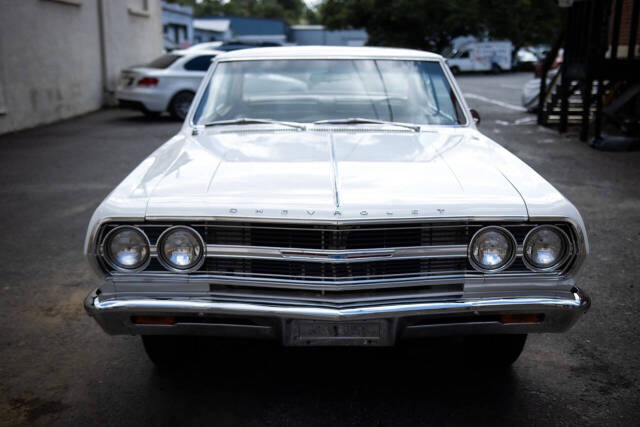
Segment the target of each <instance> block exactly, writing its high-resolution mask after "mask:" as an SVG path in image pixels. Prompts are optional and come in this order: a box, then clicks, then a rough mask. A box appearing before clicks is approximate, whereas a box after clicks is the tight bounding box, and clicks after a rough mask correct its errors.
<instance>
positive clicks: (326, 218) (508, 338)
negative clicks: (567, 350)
mask: <svg viewBox="0 0 640 427" xmlns="http://www.w3.org/2000/svg"><path fill="white" fill-rule="evenodd" d="M474 115H475V114H472V111H471V110H469V109H468V107H467V105H466V104H465V102H464V97H463V96H462V94H461V93H460V90H459V88H458V86H457V84H456V82H455V80H454V79H453V77H452V75H451V72H450V71H449V69H448V68H447V66H446V64H445V62H444V60H443V58H442V57H441V56H439V55H435V54H432V53H426V52H421V51H414V50H403V49H382V48H351V47H326V48H325V47H286V48H285V47H280V48H263V49H247V50H241V51H235V52H231V53H225V54H222V55H219V56H218V57H217V58H216V59H215V61H214V64H213V66H212V67H211V69H210V70H209V73H208V74H207V77H206V78H205V79H204V81H203V83H202V85H201V87H200V89H199V90H198V93H197V95H196V97H195V99H194V103H193V105H192V106H191V109H190V110H189V114H188V115H187V118H186V120H185V122H184V124H183V126H182V129H181V130H180V132H179V133H178V134H177V135H176V136H174V137H173V138H171V139H170V140H169V141H167V142H166V143H165V144H164V145H163V146H162V147H160V148H159V149H158V150H156V152H154V153H153V154H151V156H149V157H148V158H147V159H145V160H144V161H143V162H142V163H141V164H140V165H139V166H138V167H137V168H136V169H135V170H134V171H133V172H132V173H131V174H130V175H129V176H128V177H127V178H125V180H124V181H123V182H122V183H121V184H120V185H118V187H117V188H116V189H115V190H114V191H113V192H112V193H111V194H110V195H109V196H108V197H107V198H106V199H105V200H104V201H103V202H102V204H101V205H100V206H99V207H98V209H97V210H96V211H95V213H94V215H93V217H92V219H91V221H90V224H89V229H88V233H87V237H86V246H85V251H86V255H87V257H88V260H89V262H90V264H91V266H92V267H93V269H94V271H95V273H96V275H97V277H99V279H100V285H99V287H98V288H97V289H96V290H95V291H93V292H91V293H90V294H89V295H88V296H87V298H86V300H85V308H86V310H87V312H88V313H89V314H90V315H91V316H93V317H94V318H95V319H96V321H97V322H98V323H99V324H100V325H101V326H102V328H103V329H104V330H105V331H106V332H107V333H110V334H131V335H141V336H142V339H143V342H144V345H145V349H146V351H147V353H148V355H149V356H150V358H151V360H153V361H154V362H156V363H158V364H172V363H176V362H178V361H183V362H184V363H190V362H189V360H190V359H191V358H192V357H195V355H196V354H197V352H195V353H191V352H189V351H188V350H187V347H185V346H183V344H184V340H183V337H180V336H185V335H210V336H213V337H227V338H229V337H242V338H244V339H247V338H255V339H269V340H274V341H279V342H280V343H281V344H283V345H286V346H327V345H328V346H341V345H351V346H392V345H395V344H397V343H400V342H402V341H411V340H413V341H416V340H418V341H419V340H421V339H423V338H425V337H430V336H434V335H458V336H463V337H467V338H466V339H465V342H466V343H468V344H469V345H468V350H467V351H465V352H464V356H465V357H467V358H468V361H469V362H478V361H482V362H483V363H486V364H510V363H512V362H513V361H515V360H516V359H517V357H518V356H519V354H520V352H521V351H522V348H523V346H524V343H525V339H526V336H527V334H529V333H541V332H562V331H566V330H567V329H569V328H570V327H571V326H572V325H573V324H574V323H575V322H576V321H577V320H578V319H579V318H580V316H581V315H582V314H583V313H585V312H586V311H587V309H588V308H589V305H590V300H589V297H588V296H587V295H586V294H585V293H584V292H583V291H582V290H581V289H580V288H579V287H578V286H577V283H576V279H575V277H576V273H577V272H578V270H579V269H580V266H581V265H582V262H583V260H584V259H585V257H586V255H587V252H588V243H587V237H586V232H585V226H584V224H583V221H582V218H581V217H580V214H579V213H578V211H577V210H576V208H575V207H574V206H573V205H572V204H571V202H569V201H568V200H567V199H566V198H565V197H564V196H563V195H562V194H560V192H559V191H558V190H556V189H555V188H554V187H553V186H552V185H551V184H549V183H548V182H547V181H545V180H544V178H542V177H541V176H540V175H538V174H537V173H536V172H535V171H533V170H532V169H531V168H530V167H529V166H527V165H526V164H525V163H523V162H522V161H521V160H519V159H518V158H517V157H515V156H514V155H513V154H511V153H510V152H509V151H507V150H506V149H504V148H503V147H501V146H500V145H499V144H497V143H496V142H494V141H492V140H490V139H489V138H487V137H486V136H484V135H483V134H481V133H480V132H479V131H478V130H477V129H476V126H475V123H474V120H473V118H472V117H473V116H474ZM177 339H180V341H176V340H177ZM210 356H212V355H210V354H208V355H207V357H210ZM213 356H215V354H214V355H213Z"/></svg>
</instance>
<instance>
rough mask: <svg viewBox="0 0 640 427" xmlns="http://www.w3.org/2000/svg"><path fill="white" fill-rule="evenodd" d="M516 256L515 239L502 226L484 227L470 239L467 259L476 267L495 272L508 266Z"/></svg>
mask: <svg viewBox="0 0 640 427" xmlns="http://www.w3.org/2000/svg"><path fill="white" fill-rule="evenodd" d="M515 256H516V240H515V238H514V237H513V235H512V234H511V233H510V232H509V231H507V230H506V229H504V228H502V227H493V226H492V227H484V228H482V229H481V230H479V231H478V232H477V233H476V234H475V235H474V236H473V238H472V239H471V244H470V245H469V261H470V262H471V265H472V266H473V267H474V268H475V269H476V270H480V271H484V272H489V273H495V272H498V271H502V270H504V269H505V268H507V267H509V265H511V263H512V262H513V260H514V258H515Z"/></svg>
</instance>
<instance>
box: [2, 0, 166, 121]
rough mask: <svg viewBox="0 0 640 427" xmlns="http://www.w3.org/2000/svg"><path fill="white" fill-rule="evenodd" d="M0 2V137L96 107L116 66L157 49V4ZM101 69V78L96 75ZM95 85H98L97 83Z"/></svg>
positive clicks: (127, 0)
mask: <svg viewBox="0 0 640 427" xmlns="http://www.w3.org/2000/svg"><path fill="white" fill-rule="evenodd" d="M100 4H101V2H100V0H58V1H54V0H2V1H0V133H5V132H10V131H14V130H19V129H24V128H28V127H32V126H36V125H39V124H44V123H50V122H54V121H56V120H60V119H65V118H69V117H73V116H75V115H78V114H82V113H86V112H89V111H93V110H96V109H98V108H100V107H101V106H102V105H103V104H104V102H105V99H106V98H105V96H104V91H103V87H106V88H107V89H111V88H113V87H114V86H113V85H114V84H115V81H116V78H117V75H118V73H119V71H120V69H121V68H123V67H125V66H129V65H133V64H136V63H140V62H144V61H146V60H148V59H150V58H152V57H154V56H156V55H158V54H160V53H161V50H162V21H161V5H160V0H148V2H147V6H148V7H147V12H148V13H147V14H148V16H146V17H145V16H138V15H134V14H132V13H131V12H130V9H132V8H134V10H135V7H137V6H139V7H137V9H142V6H143V5H144V4H145V2H144V0H102V8H103V10H104V15H105V19H104V24H105V25H104V27H103V28H104V29H105V36H106V37H105V55H106V56H105V57H106V61H104V64H105V67H104V69H103V59H102V53H101V52H102V51H101V43H100V28H101V27H100V19H99V16H100V15H99V12H100ZM105 70H106V72H107V75H106V78H105V77H103V74H104V71H105ZM103 80H106V81H105V82H103Z"/></svg>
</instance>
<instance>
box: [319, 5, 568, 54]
mask: <svg viewBox="0 0 640 427" xmlns="http://www.w3.org/2000/svg"><path fill="white" fill-rule="evenodd" d="M319 14H320V17H321V22H322V23H323V24H324V25H326V26H327V27H329V28H365V29H366V30H367V32H368V33H369V44H372V45H386V46H403V47H412V48H418V49H430V50H436V51H441V50H442V49H443V48H445V47H446V46H447V45H448V44H449V43H450V41H451V39H452V38H455V37H457V36H460V35H468V34H473V35H482V34H488V35H489V37H491V38H494V39H509V40H511V41H512V42H513V44H514V46H515V47H516V48H518V47H520V46H523V45H525V44H537V43H549V42H551V41H552V39H553V37H554V35H556V34H557V33H558V31H559V29H560V27H561V12H560V8H559V7H558V6H557V3H556V0H324V2H323V3H322V4H321V5H320V7H319Z"/></svg>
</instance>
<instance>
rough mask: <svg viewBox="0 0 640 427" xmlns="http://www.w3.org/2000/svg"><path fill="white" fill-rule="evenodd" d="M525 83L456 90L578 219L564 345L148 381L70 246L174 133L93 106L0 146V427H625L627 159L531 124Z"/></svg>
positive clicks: (630, 193) (374, 355)
mask: <svg viewBox="0 0 640 427" xmlns="http://www.w3.org/2000/svg"><path fill="white" fill-rule="evenodd" d="M528 78H529V74H509V75H501V76H486V75H479V76H461V77H460V78H459V82H460V84H461V86H462V88H463V91H465V93H466V94H467V95H468V101H469V104H470V105H471V107H472V108H476V109H477V110H478V111H479V112H480V114H481V116H482V123H481V125H480V127H481V129H482V131H483V132H485V133H486V134H487V135H489V136H490V137H492V138H494V139H495V140H496V141H498V142H499V143H500V144H503V145H504V146H505V147H506V148H507V149H509V150H511V151H512V152H514V153H515V154H517V155H518V156H520V157H521V158H522V159H523V160H524V161H526V162H527V163H529V164H530V165H532V166H533V167H534V168H535V169H536V170H538V171H539V172H540V173H541V174H542V175H543V176H545V177H546V178H547V179H548V180H549V181H551V182H552V183H553V184H554V185H556V186H557V187H558V188H559V189H560V190H561V191H562V192H564V194H565V195H566V196H567V197H568V198H569V199H571V200H572V201H573V203H575V204H576V205H577V206H578V208H579V209H580V211H581V213H582V215H583V217H584V220H585V222H586V224H587V227H588V231H589V237H590V239H591V250H592V252H591V256H590V258H589V259H588V261H587V263H586V265H585V268H584V269H583V271H582V273H581V275H580V277H579V282H580V284H581V286H582V287H583V288H584V289H586V290H587V291H588V292H589V293H590V295H591V296H592V298H593V307H592V309H591V311H590V312H589V313H588V314H587V315H586V316H585V317H584V318H583V319H582V320H581V321H580V322H579V323H578V324H577V325H576V326H575V327H574V328H573V329H572V330H571V331H569V332H568V333H566V334H558V335H552V334H549V335H535V336H530V338H529V340H528V342H527V345H526V347H525V351H524V353H523V355H522V356H521V358H520V359H519V360H518V361H517V362H516V364H515V365H514V366H513V367H512V369H511V370H510V371H508V372H505V373H495V372H490V371H486V372H483V371H481V370H474V369H469V368H467V367H465V366H460V365H459V364H457V363H455V362H448V361H447V359H448V356H447V351H448V350H446V349H444V350H443V349H442V348H441V347H442V346H440V345H439V341H435V342H434V343H433V347H432V349H431V350H428V351H426V352H424V351H423V352H389V351H371V352H370V351H364V352H362V351H353V350H344V351H334V350H330V351H329V350H323V351H317V352H316V351H312V352H308V351H307V352H299V351H298V352H294V351H290V350H289V351H283V350H278V349H271V348H264V347H242V348H240V349H239V350H236V351H232V352H230V353H229V352H226V353H223V354H221V355H220V354H217V352H216V351H215V350H214V351H211V354H210V355H207V357H209V358H210V362H209V363H205V364H204V365H202V364H200V365H197V366H196V367H192V368H190V369H185V370H182V371H179V372H176V373H163V372H159V371H157V370H156V369H154V367H153V366H152V364H151V363H150V362H149V361H148V360H147V358H146V356H145V354H144V351H143V349H142V346H141V343H140V341H139V339H138V338H136V337H120V336H118V337H111V336H108V335H106V334H104V333H103V332H102V330H101V329H100V328H99V327H98V325H97V324H96V323H95V322H94V321H93V320H92V319H90V318H89V317H88V316H87V315H86V314H85V312H84V309H83V307H82V301H83V298H84V297H85V295H86V294H87V293H88V292H89V291H90V290H91V289H92V288H93V287H94V286H95V284H96V281H95V279H94V278H93V277H92V276H91V274H90V272H89V269H88V267H87V264H86V262H85V260H84V258H83V255H82V244H83V238H84V233H85V228H86V225H87V222H88V220H89V217H90V215H91V213H92V211H93V209H94V208H95V207H96V206H97V205H98V203H99V202H100V201H101V200H102V198H104V197H105V196H106V195H107V194H108V193H109V191H110V190H111V189H112V188H113V187H114V186H115V185H116V184H117V183H118V182H119V181H120V180H121V179H122V178H124V177H125V176H126V174H127V173H128V172H129V171H130V170H131V169H133V167H134V166H135V165H136V164H138V163H139V162H140V161H141V160H142V159H143V158H144V157H145V156H147V155H148V154H149V153H151V151H153V150H154V149H155V148H156V147H158V146H159V145H160V144H162V143H163V141H165V140H166V139H167V138H168V137H170V136H171V135H172V134H173V133H174V132H176V130H177V129H178V127H179V124H178V123H175V122H171V121H169V120H168V119H159V120H155V121H154V120H148V119H145V118H143V117H142V116H141V115H139V114H137V113H135V112H129V111H118V110H108V111H101V112H97V113H94V114H90V115H87V116H84V117H79V118H77V119H74V120H69V121H65V122H62V123H58V124H55V125H51V126H46V127H41V128H38V129H33V130H29V131H25V132H20V133H15V134H10V135H3V136H0V271H1V274H0V424H3V425H15V424H38V425H50V424H59V425H61V424H63V425H67V424H77V425H89V424H106V425H110V424H132V425H141V424H162V425H176V424H180V425H183V424H186V425H190V424H198V425H203V424H211V425H228V424H237V425H305V426H315V425H389V424H399V425H417V424H461V423H465V424H470V423H473V424H491V425H496V424H510V425H513V424H521V425H549V424H550V425H637V422H638V421H637V420H638V418H639V417H640V386H639V384H640V370H638V367H639V365H640V354H639V349H640V326H639V323H638V320H637V319H636V317H635V315H636V314H638V306H639V304H640V289H639V287H638V284H637V283H636V282H637V281H638V277H639V274H638V265H639V264H640V249H639V248H638V244H639V243H640V214H638V212H639V211H640V189H639V186H640V168H639V167H638V165H639V164H640V152H619V153H612V152H598V151H594V150H592V149H591V148H589V147H587V146H585V145H584V144H582V143H580V142H579V141H578V140H577V138H576V137H575V135H574V136H571V137H566V136H560V135H558V134H557V133H555V132H554V131H551V130H548V129H545V128H541V127H538V126H537V125H536V124H535V122H534V118H533V116H531V115H528V114H526V113H524V112H522V111H521V109H520V108H519V107H518V106H519V97H520V90H521V87H522V84H523V83H524V82H525V81H526V80H527V79H528ZM453 348H455V347H453ZM430 353H434V354H436V355H435V356H434V355H433V354H430ZM438 354H439V355H440V356H438Z"/></svg>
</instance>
